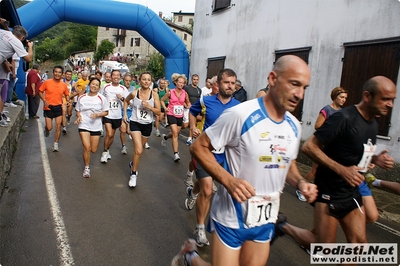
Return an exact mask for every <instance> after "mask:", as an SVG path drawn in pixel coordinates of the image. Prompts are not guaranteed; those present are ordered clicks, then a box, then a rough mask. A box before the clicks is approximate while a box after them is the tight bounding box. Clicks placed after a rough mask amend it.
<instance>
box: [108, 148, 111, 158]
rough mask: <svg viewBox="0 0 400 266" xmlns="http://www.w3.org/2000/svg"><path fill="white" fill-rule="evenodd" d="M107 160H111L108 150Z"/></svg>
mask: <svg viewBox="0 0 400 266" xmlns="http://www.w3.org/2000/svg"><path fill="white" fill-rule="evenodd" d="M107 160H111V154H110V150H108V151H107Z"/></svg>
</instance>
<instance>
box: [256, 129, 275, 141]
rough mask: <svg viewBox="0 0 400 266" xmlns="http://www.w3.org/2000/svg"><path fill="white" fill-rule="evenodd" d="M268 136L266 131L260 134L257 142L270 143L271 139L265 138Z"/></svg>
mask: <svg viewBox="0 0 400 266" xmlns="http://www.w3.org/2000/svg"><path fill="white" fill-rule="evenodd" d="M268 135H269V132H268V131H266V132H263V133H261V138H260V139H259V141H260V142H261V141H271V140H272V139H271V138H269V137H268V138H267V136H268Z"/></svg>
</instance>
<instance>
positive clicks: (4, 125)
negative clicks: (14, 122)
mask: <svg viewBox="0 0 400 266" xmlns="http://www.w3.org/2000/svg"><path fill="white" fill-rule="evenodd" d="M0 127H8V123H7V122H6V121H5V120H4V119H1V120H0Z"/></svg>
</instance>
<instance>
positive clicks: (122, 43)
mask: <svg viewBox="0 0 400 266" xmlns="http://www.w3.org/2000/svg"><path fill="white" fill-rule="evenodd" d="M121 46H122V47H125V38H123V39H121Z"/></svg>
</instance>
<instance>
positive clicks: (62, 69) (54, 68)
mask: <svg viewBox="0 0 400 266" xmlns="http://www.w3.org/2000/svg"><path fill="white" fill-rule="evenodd" d="M57 68H59V69H61V73H64V68H63V67H62V66H55V67H53V73H54V70H56V69H57Z"/></svg>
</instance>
